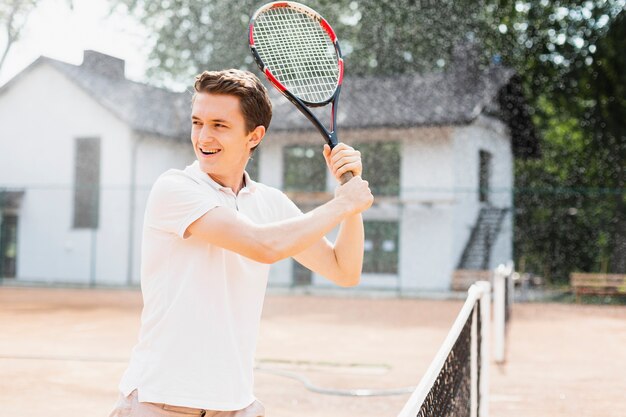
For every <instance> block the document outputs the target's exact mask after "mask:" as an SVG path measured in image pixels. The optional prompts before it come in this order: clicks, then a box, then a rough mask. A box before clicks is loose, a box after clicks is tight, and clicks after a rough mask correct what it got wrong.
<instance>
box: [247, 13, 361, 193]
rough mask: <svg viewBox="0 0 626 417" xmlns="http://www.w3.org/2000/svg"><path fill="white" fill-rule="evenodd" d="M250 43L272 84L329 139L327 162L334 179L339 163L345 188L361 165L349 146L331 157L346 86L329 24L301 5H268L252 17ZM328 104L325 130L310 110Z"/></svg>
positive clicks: (253, 53)
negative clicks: (343, 82) (339, 104)
mask: <svg viewBox="0 0 626 417" xmlns="http://www.w3.org/2000/svg"><path fill="white" fill-rule="evenodd" d="M248 40H249V43H250V51H251V52H252V56H253V57H254V59H255V61H256V63H257V65H258V66H259V68H260V69H261V71H262V72H263V73H264V74H265V76H266V77H267V79H268V80H269V81H270V83H272V85H273V86H274V87H276V89H278V91H280V92H281V93H282V94H283V95H284V96H285V97H287V98H288V99H289V101H291V102H292V103H293V104H294V105H295V106H296V107H297V108H298V109H299V110H300V111H301V112H302V113H303V114H304V115H305V116H306V117H307V118H308V119H309V120H310V121H311V122H312V123H313V124H314V125H315V127H316V128H317V129H318V130H319V132H320V133H321V134H322V136H323V137H324V139H325V140H326V143H327V144H328V146H329V148H325V150H324V157H325V158H326V162H327V164H328V166H329V167H330V168H331V170H333V171H334V172H333V174H335V175H337V174H338V173H337V170H336V169H334V168H333V165H335V166H336V165H337V163H339V164H340V165H341V168H339V170H340V171H343V172H339V176H340V178H341V183H342V184H345V183H346V182H347V181H348V180H350V178H352V177H353V175H360V174H361V165H360V161H359V162H358V163H355V162H354V161H352V160H351V159H353V158H351V157H350V155H349V154H350V152H349V151H350V150H351V148H350V147H347V146H346V149H337V152H334V153H333V155H332V157H331V151H332V149H333V148H335V146H337V144H338V143H339V141H338V140H337V127H336V117H337V103H338V101H339V93H340V91H341V82H342V81H343V59H342V57H341V50H340V49H339V42H338V41H337V36H336V35H335V32H334V31H333V29H332V28H331V27H330V25H329V24H328V22H327V21H326V20H325V19H324V18H323V17H322V16H320V15H319V13H317V12H316V11H315V10H313V9H311V8H309V7H307V6H305V5H303V4H300V3H296V2H290V1H281V2H274V3H268V4H266V5H264V6H262V7H261V8H259V9H258V10H257V11H256V12H255V13H254V15H253V16H252V19H251V20H250V26H249V30H248ZM329 103H330V104H331V115H330V126H329V129H327V128H326V127H324V125H323V124H322V123H321V122H320V121H319V120H318V119H317V117H315V116H314V115H313V113H312V112H311V110H310V109H309V108H310V107H320V106H325V105H327V104H329ZM342 147H343V146H342ZM352 153H354V151H352ZM340 154H344V157H346V158H347V159H346V160H345V161H341V162H337V161H338V160H340V159H341V158H342V156H340ZM331 158H332V159H333V160H332V161H331ZM333 162H334V164H333Z"/></svg>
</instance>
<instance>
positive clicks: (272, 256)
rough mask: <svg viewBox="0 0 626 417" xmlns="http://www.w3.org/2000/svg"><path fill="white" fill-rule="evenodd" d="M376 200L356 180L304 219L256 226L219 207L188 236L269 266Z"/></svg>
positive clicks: (190, 227)
mask: <svg viewBox="0 0 626 417" xmlns="http://www.w3.org/2000/svg"><path fill="white" fill-rule="evenodd" d="M372 201H373V197H372V194H371V192H370V190H369V188H368V184H367V181H364V180H363V179H361V178H360V177H355V178H353V179H352V180H350V181H348V182H347V183H346V184H344V185H342V186H340V187H338V189H337V192H336V193H335V198H333V199H332V200H331V201H329V202H328V203H326V204H323V205H321V206H319V207H317V208H316V209H314V210H312V211H310V212H308V213H306V214H303V215H301V216H297V217H293V218H290V219H286V220H283V221H279V222H275V223H268V224H254V223H252V222H251V221H250V220H248V219H246V218H244V217H243V216H239V215H238V214H237V212H236V211H233V210H231V209H229V208H226V207H215V208H213V209H212V210H209V211H208V212H207V213H205V214H204V215H203V216H202V217H200V218H199V219H198V220H196V221H195V222H193V223H192V224H191V225H189V227H188V228H187V234H190V235H192V236H195V237H199V238H200V239H202V240H204V241H206V242H207V243H210V244H213V245H216V246H220V247H222V248H224V249H228V250H230V251H233V252H237V253H239V254H241V255H243V256H246V257H248V258H250V259H253V260H255V261H257V262H262V263H268V264H269V263H274V262H277V261H279V260H281V259H284V258H287V257H290V256H293V255H296V254H298V253H300V252H302V251H303V250H304V249H306V248H308V247H309V246H311V245H312V244H314V243H315V242H317V241H319V240H320V239H321V238H322V237H324V236H325V235H326V234H327V233H328V232H330V231H331V230H332V229H333V228H334V227H335V226H337V225H338V224H339V223H340V222H341V221H342V220H343V219H345V218H346V217H348V216H350V215H352V214H355V213H360V212H362V211H364V210H366V209H367V208H369V207H370V206H371V204H372Z"/></svg>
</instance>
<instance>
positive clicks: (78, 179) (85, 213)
mask: <svg viewBox="0 0 626 417" xmlns="http://www.w3.org/2000/svg"><path fill="white" fill-rule="evenodd" d="M75 157H76V160H75V162H74V167H75V170H74V222H73V225H74V228H75V229H97V228H98V218H99V206H100V138H78V139H76V152H75Z"/></svg>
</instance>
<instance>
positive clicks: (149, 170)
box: [124, 134, 196, 284]
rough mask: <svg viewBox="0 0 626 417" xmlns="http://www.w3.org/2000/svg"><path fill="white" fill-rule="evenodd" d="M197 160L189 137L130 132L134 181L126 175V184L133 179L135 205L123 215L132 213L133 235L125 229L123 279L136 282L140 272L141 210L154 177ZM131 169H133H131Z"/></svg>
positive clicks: (142, 212) (138, 280)
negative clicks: (128, 248)
mask: <svg viewBox="0 0 626 417" xmlns="http://www.w3.org/2000/svg"><path fill="white" fill-rule="evenodd" d="M195 160H196V156H195V154H194V152H193V147H192V145H191V139H190V138H180V139H179V140H176V141H174V140H172V139H166V138H157V137H153V136H146V135H138V134H134V135H133V143H132V144H131V164H132V163H133V161H134V163H135V168H134V169H135V173H134V177H135V178H134V180H132V179H131V176H130V175H129V180H128V182H129V184H130V183H131V182H134V184H135V193H134V197H135V198H134V201H135V205H134V208H129V209H128V211H127V214H126V216H127V217H128V218H130V210H133V212H134V214H133V216H132V219H133V220H132V222H131V223H132V226H131V227H132V228H133V230H132V236H131V235H130V234H129V233H128V231H127V240H128V241H131V240H132V242H133V247H132V255H129V259H131V263H130V265H128V266H127V271H126V272H125V274H124V282H125V283H132V284H139V282H140V273H141V239H142V230H143V220H144V213H145V210H146V203H147V201H148V195H149V193H150V190H151V189H152V185H153V184H154V182H155V181H156V179H157V178H158V177H159V176H160V175H161V174H162V173H164V172H165V171H167V170H169V169H184V168H185V167H186V166H187V165H189V164H191V163H192V162H193V161H195ZM131 171H132V168H131Z"/></svg>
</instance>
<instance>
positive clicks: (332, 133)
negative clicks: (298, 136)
mask: <svg viewBox="0 0 626 417" xmlns="http://www.w3.org/2000/svg"><path fill="white" fill-rule="evenodd" d="M278 7H289V8H292V9H294V10H296V11H298V12H301V13H304V14H306V15H308V16H309V17H311V18H313V19H314V20H317V21H318V22H319V24H320V26H321V27H322V28H323V29H324V30H325V31H326V33H327V34H328V35H329V36H330V39H331V41H332V43H333V46H334V47H335V53H336V54H337V63H338V67H339V77H338V79H337V87H336V89H335V92H334V93H333V95H332V96H330V97H329V98H328V99H327V100H324V101H321V102H309V101H306V100H302V99H300V98H298V97H296V96H295V95H294V94H293V93H291V92H290V91H289V90H288V89H287V87H286V86H285V85H283V84H282V83H281V82H280V81H279V80H278V79H277V78H276V77H275V76H274V74H272V72H271V70H270V69H269V68H268V67H267V65H265V63H263V61H262V60H261V57H260V56H259V53H258V52H257V50H256V46H255V44H254V23H255V21H256V20H257V18H258V16H259V15H260V14H261V13H263V12H265V11H266V10H269V9H274V8H278ZM248 42H249V46H250V52H251V53H252V56H253V57H254V60H255V62H256V64H257V65H258V67H259V68H260V70H261V72H263V74H265V77H266V78H267V79H268V81H269V82H270V83H271V84H272V85H273V86H274V87H275V88H276V89H277V90H278V91H280V93H281V94H282V95H283V96H285V97H286V98H287V99H288V100H289V101H291V103H292V104H293V105H294V106H296V107H297V108H298V110H300V112H301V113H302V114H304V115H305V116H306V117H307V119H309V120H310V121H311V123H313V125H314V126H315V127H316V128H317V130H318V131H319V132H320V134H321V135H322V136H323V137H324V140H325V141H326V143H328V145H329V146H330V148H331V149H332V148H334V147H335V146H336V145H337V143H338V139H337V126H336V125H337V124H336V118H337V107H338V103H339V94H340V93H341V84H342V82H343V70H344V64H343V57H342V55H341V49H340V47H339V41H338V40H337V35H336V34H335V31H334V30H333V29H332V27H331V26H330V24H329V23H328V22H327V21H326V19H324V18H323V17H322V16H320V14H319V13H317V12H316V11H315V10H313V9H311V8H310V7H307V6H305V5H304V4H300V3H297V2H293V1H277V2H273V3H268V4H266V5H264V6H261V7H260V8H259V9H258V10H257V11H256V12H255V13H254V15H253V16H252V18H251V19H250V24H249V25H248ZM328 103H331V117H330V126H329V129H327V128H326V127H325V126H324V125H323V124H322V123H321V122H320V121H319V119H318V118H317V117H315V115H314V114H313V113H312V112H311V110H309V107H321V106H325V105H327V104H328Z"/></svg>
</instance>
